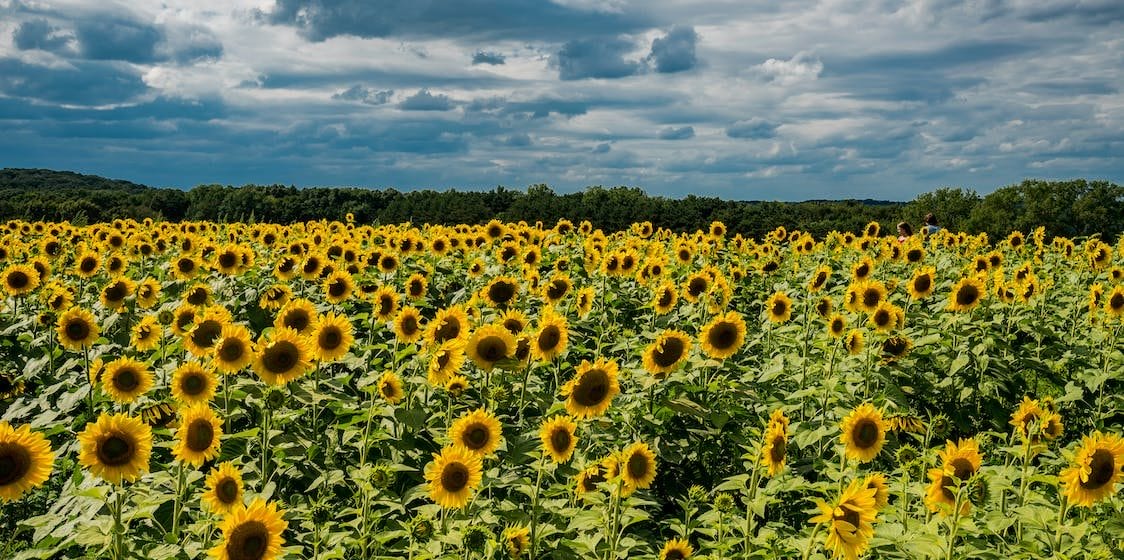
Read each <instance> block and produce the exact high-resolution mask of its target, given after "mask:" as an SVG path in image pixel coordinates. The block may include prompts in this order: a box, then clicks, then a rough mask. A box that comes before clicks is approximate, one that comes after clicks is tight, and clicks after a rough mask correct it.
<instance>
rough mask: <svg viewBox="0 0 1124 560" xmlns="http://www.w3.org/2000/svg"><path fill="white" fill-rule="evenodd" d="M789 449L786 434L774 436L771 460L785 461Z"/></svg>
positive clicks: (770, 451) (770, 450) (770, 454)
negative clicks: (785, 454)
mask: <svg viewBox="0 0 1124 560" xmlns="http://www.w3.org/2000/svg"><path fill="white" fill-rule="evenodd" d="M787 449H788V441H787V440H786V439H785V437H784V436H776V437H774V438H773V447H772V448H771V449H769V460H770V461H772V462H773V463H780V462H782V461H784V453H785V451H786V450H787Z"/></svg>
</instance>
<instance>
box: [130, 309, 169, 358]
mask: <svg viewBox="0 0 1124 560" xmlns="http://www.w3.org/2000/svg"><path fill="white" fill-rule="evenodd" d="M163 338H164V327H163V326H162V325H161V324H160V323H158V322H157V321H156V316H155V315H145V316H144V317H143V318H142V319H141V320H140V321H138V322H137V324H136V325H135V326H134V327H133V336H132V339H131V342H132V344H133V348H136V349H137V350H139V351H141V352H148V351H149V350H152V349H153V348H156V347H157V346H159V345H160V340H161V339H163Z"/></svg>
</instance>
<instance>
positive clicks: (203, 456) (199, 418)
mask: <svg viewBox="0 0 1124 560" xmlns="http://www.w3.org/2000/svg"><path fill="white" fill-rule="evenodd" d="M180 415H181V417H182V419H181V421H180V426H179V429H178V430H177V431H176V437H177V438H179V441H178V442H176V446H175V447H174V448H173V449H172V455H173V456H175V458H177V459H179V460H180V461H183V462H184V463H187V464H189V465H192V466H194V467H196V468H198V467H201V466H203V463H204V462H206V461H210V460H211V459H214V458H215V457H217V456H218V454H219V449H220V447H221V445H222V444H221V442H220V439H221V438H222V420H221V419H220V418H219V417H218V415H216V414H215V411H213V410H211V407H210V405H208V404H207V403H199V404H196V405H192V406H190V407H188V408H185V409H184V410H182V411H180Z"/></svg>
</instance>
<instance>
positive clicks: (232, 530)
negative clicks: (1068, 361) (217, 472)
mask: <svg viewBox="0 0 1124 560" xmlns="http://www.w3.org/2000/svg"><path fill="white" fill-rule="evenodd" d="M283 514H284V512H282V511H279V510H278V509H277V504H276V503H273V502H268V503H267V502H266V501H265V500H262V499H261V498H255V499H254V501H252V502H250V505H249V506H248V507H247V506H243V505H242V504H236V505H235V506H234V508H233V509H231V511H230V513H228V514H226V516H224V517H223V518H222V522H221V523H220V524H219V530H220V531H222V540H221V541H220V542H219V544H218V545H216V546H215V547H214V548H212V549H211V550H210V555H211V557H212V558H214V559H215V560H275V559H276V558H278V557H280V556H281V545H283V544H285V539H284V538H282V537H281V534H282V533H284V532H285V529H287V528H288V527H289V523H288V522H287V521H285V519H284V518H283V517H282V516H283Z"/></svg>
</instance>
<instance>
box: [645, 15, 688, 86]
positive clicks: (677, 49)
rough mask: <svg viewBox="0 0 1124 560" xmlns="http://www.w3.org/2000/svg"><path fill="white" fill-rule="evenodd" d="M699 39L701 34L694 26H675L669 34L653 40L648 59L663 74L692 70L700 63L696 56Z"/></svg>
mask: <svg viewBox="0 0 1124 560" xmlns="http://www.w3.org/2000/svg"><path fill="white" fill-rule="evenodd" d="M698 40H699V35H698V33H695V29H694V28H693V27H690V26H676V27H673V28H671V31H669V32H668V33H667V35H665V36H663V37H659V38H657V39H655V40H653V41H652V53H651V54H650V55H648V60H649V61H651V63H652V65H653V67H654V68H655V70H656V72H659V73H661V74H668V73H673V72H682V71H684V70H690V69H691V68H694V67H695V65H696V64H698V60H697V59H696V58H695V43H697V42H698Z"/></svg>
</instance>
